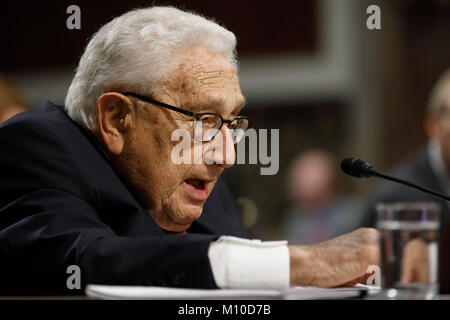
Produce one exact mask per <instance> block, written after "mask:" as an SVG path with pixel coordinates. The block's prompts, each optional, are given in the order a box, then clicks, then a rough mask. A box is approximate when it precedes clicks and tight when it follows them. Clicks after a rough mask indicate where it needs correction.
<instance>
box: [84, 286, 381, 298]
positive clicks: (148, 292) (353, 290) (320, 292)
mask: <svg viewBox="0 0 450 320" xmlns="http://www.w3.org/2000/svg"><path fill="white" fill-rule="evenodd" d="M378 289H379V288H377V287H373V286H366V285H362V284H358V285H356V286H354V287H350V288H318V287H291V288H289V289H285V290H241V289H212V290H211V289H184V288H183V289H180V288H167V287H144V286H109V285H94V284H92V285H88V286H87V288H86V294H87V295H88V296H89V297H91V298H97V299H108V300H265V299H268V300H310V299H347V298H357V297H360V296H362V295H363V294H365V293H366V292H367V291H368V290H378Z"/></svg>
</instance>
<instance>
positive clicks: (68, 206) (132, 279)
mask: <svg viewBox="0 0 450 320" xmlns="http://www.w3.org/2000/svg"><path fill="white" fill-rule="evenodd" d="M24 117H25V116H24ZM19 118H20V117H19ZM70 138H71V137H70V136H67V135H64V136H63V135H61V134H60V133H59V132H58V128H51V126H50V125H49V123H46V121H45V119H43V120H42V121H28V122H27V121H25V120H24V121H21V122H18V123H11V122H10V124H6V125H3V126H2V127H0V154H1V157H0V256H1V257H2V258H1V264H0V291H2V293H9V294H11V293H14V294H21V293H25V294H31V293H39V294H42V293H48V294H59V293H62V292H64V293H74V292H73V291H70V292H69V291H68V290H67V287H66V280H67V278H68V277H69V275H70V274H68V273H67V268H68V266H70V265H78V266H79V267H80V269H81V281H82V285H83V287H84V285H86V284H87V283H96V284H129V285H168V286H186V287H200V288H216V287H217V286H216V284H215V282H214V279H213V276H212V272H211V268H210V265H209V260H208V255H207V251H208V247H209V244H210V242H211V241H214V240H215V239H217V237H218V235H212V234H210V235H206V234H188V235H170V236H167V235H158V234H155V235H146V236H139V237H129V236H121V235H118V234H116V233H115V232H114V231H113V229H112V228H110V226H108V225H107V224H105V223H104V222H103V220H102V219H100V217H99V212H98V211H97V210H96V208H95V207H94V206H93V203H94V202H95V200H94V199H95V197H96V196H97V195H96V194H95V190H93V188H92V187H91V186H90V181H89V180H88V179H87V178H86V179H85V178H83V177H88V176H89V175H90V174H92V173H91V172H87V171H86V170H89V166H86V165H85V166H82V165H79V163H77V161H83V158H80V155H79V152H80V150H77V146H76V145H75V146H73V148H72V147H70V146H71V143H70V141H65V139H69V140H70ZM76 159H78V160H76ZM80 177H81V178H80ZM75 293H77V294H80V292H79V291H78V292H75Z"/></svg>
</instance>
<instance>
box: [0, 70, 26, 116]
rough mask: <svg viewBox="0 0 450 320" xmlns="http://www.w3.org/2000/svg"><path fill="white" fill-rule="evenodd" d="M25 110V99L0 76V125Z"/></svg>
mask: <svg viewBox="0 0 450 320" xmlns="http://www.w3.org/2000/svg"><path fill="white" fill-rule="evenodd" d="M27 109H28V107H27V104H26V103H25V99H24V98H23V96H22V95H21V93H20V92H19V90H18V89H17V88H16V87H14V86H13V85H12V84H11V83H10V82H9V81H8V80H6V79H5V78H4V77H2V76H0V123H3V122H5V121H6V120H8V119H9V118H11V117H12V116H14V115H16V114H18V113H20V112H23V111H26V110H27Z"/></svg>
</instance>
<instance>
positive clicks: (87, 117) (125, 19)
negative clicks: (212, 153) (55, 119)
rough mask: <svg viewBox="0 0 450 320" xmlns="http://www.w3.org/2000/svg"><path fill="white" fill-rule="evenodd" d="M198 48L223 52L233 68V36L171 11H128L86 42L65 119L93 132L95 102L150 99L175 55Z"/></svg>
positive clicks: (200, 19) (199, 19) (208, 22)
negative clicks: (129, 94) (115, 95)
mask: <svg viewBox="0 0 450 320" xmlns="http://www.w3.org/2000/svg"><path fill="white" fill-rule="evenodd" d="M195 46H203V47H206V48H208V49H210V50H213V51H215V52H219V53H222V54H223V55H224V56H225V57H227V58H228V60H229V61H230V62H231V64H232V65H233V66H234V68H236V69H237V61H236V56H235V47H236V37H235V36H234V34H233V33H232V32H230V31H228V30H227V29H225V28H223V27H222V26H220V25H218V24H217V23H215V22H214V21H211V20H208V19H206V18H204V17H202V16H200V15H197V14H194V13H190V12H186V11H181V10H178V9H176V8H173V7H151V8H145V9H137V10H133V11H130V12H127V13H125V14H123V15H121V16H119V17H117V18H115V19H113V20H112V21H110V22H109V23H107V24H105V25H104V26H103V27H102V28H101V29H100V30H99V31H98V32H97V33H96V34H95V35H94V36H93V37H92V39H91V40H90V41H89V43H88V45H87V47H86V50H85V51H84V53H83V56H82V57H81V59H80V63H79V64H78V67H77V71H76V74H75V77H74V79H73V81H72V83H71V85H70V87H69V91H68V92H67V96H66V100H65V108H66V111H67V113H68V115H69V116H70V117H71V118H72V119H73V120H74V121H75V122H77V123H79V124H80V125H82V126H83V127H86V128H88V129H90V130H95V129H97V113H96V103H97V100H98V98H99V97H100V96H101V95H102V94H103V93H105V92H110V91H135V92H136V93H139V94H152V93H154V90H156V88H157V85H158V82H159V81H160V80H161V79H162V77H163V76H164V75H165V74H166V73H167V72H168V71H169V68H170V63H171V58H172V57H173V55H174V54H175V53H177V52H180V51H182V50H185V49H188V48H191V47H195Z"/></svg>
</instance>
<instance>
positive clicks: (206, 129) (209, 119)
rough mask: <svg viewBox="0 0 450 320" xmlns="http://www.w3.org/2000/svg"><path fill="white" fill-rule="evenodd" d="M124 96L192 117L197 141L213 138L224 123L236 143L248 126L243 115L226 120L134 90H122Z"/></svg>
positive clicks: (217, 115)
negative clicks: (143, 94) (183, 107)
mask: <svg viewBox="0 0 450 320" xmlns="http://www.w3.org/2000/svg"><path fill="white" fill-rule="evenodd" d="M122 94H123V95H125V96H132V97H135V98H138V99H139V100H142V101H144V102H147V103H150V104H155V105H157V106H160V107H163V108H167V109H170V110H173V111H176V112H179V113H182V114H184V115H187V116H190V117H194V127H193V137H194V139H195V140H197V141H199V142H208V141H211V140H212V139H214V137H215V136H216V135H217V133H218V132H219V131H220V130H221V129H222V126H223V124H224V123H226V124H228V129H230V130H231V132H232V133H231V136H232V138H233V142H234V143H235V144H236V143H238V142H239V141H240V140H241V139H242V138H243V137H244V135H245V131H246V130H247V128H248V125H249V120H248V118H247V117H245V116H237V117H236V118H234V119H232V120H226V119H224V118H222V116H220V115H219V114H216V113H208V112H205V113H197V112H192V111H189V110H185V109H181V108H178V107H175V106H172V105H170V104H167V103H164V102H160V101H157V100H154V99H152V98H150V97H146V96H141V95H139V94H137V93H134V92H123V93H122Z"/></svg>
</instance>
